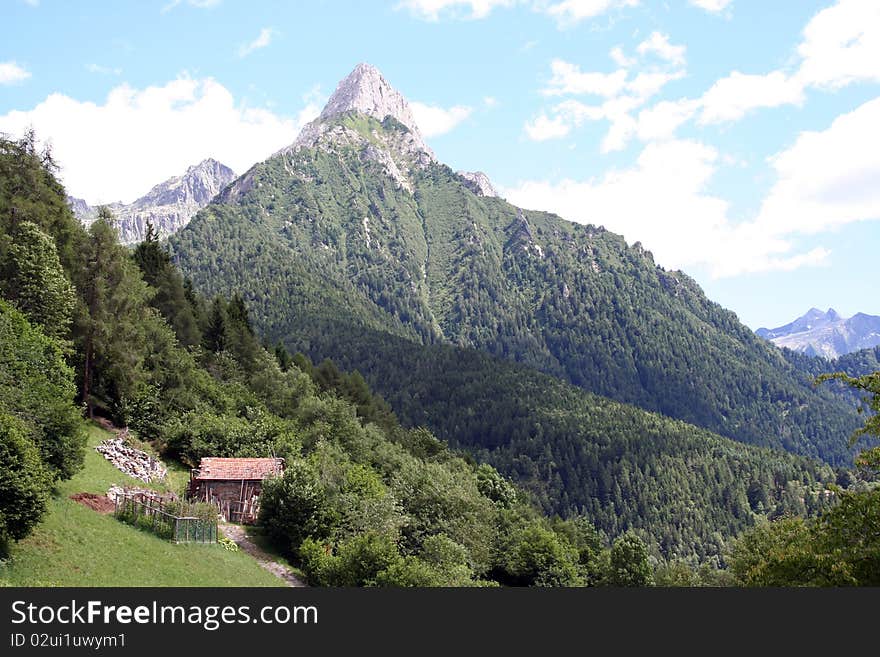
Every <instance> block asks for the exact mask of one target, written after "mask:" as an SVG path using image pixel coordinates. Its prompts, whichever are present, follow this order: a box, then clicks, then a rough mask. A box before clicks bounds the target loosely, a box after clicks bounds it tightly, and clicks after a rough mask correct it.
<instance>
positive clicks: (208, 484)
mask: <svg viewBox="0 0 880 657" xmlns="http://www.w3.org/2000/svg"><path fill="white" fill-rule="evenodd" d="M283 472H284V459H280V458H269V459H250V458H247V459H231V458H215V457H205V458H203V459H202V460H201V461H200V462H199V467H198V468H193V470H192V471H191V472H190V478H189V486H188V488H187V498H189V499H190V500H192V501H195V502H209V503H212V504H216V505H217V507H218V508H219V509H220V514H221V515H222V516H223V518H224V519H225V520H228V521H230V522H240V523H243V524H250V523H253V522H255V521H256V519H257V514H258V513H259V509H260V507H259V499H260V492H261V491H262V488H263V480H264V479H267V478H268V477H274V476H279V475H281V474H282V473H283Z"/></svg>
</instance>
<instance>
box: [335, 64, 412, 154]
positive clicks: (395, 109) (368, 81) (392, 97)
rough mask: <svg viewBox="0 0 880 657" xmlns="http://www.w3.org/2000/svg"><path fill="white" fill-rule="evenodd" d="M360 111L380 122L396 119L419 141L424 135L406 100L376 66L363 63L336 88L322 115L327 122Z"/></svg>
mask: <svg viewBox="0 0 880 657" xmlns="http://www.w3.org/2000/svg"><path fill="white" fill-rule="evenodd" d="M351 111H354V112H360V113H361V114H366V115H367V116H372V117H373V118H374V119H376V120H378V121H384V120H385V117H387V116H391V117H394V118H395V119H396V120H397V121H399V122H400V123H402V124H403V125H405V126H406V127H407V128H408V129H409V131H410V132H412V133H413V135H414V136H415V137H416V138H417V139H418V140H419V141H421V140H422V135H421V133H420V132H419V127H418V125H416V120H415V117H414V116H413V113H412V109H410V106H409V103H407V102H406V98H404V97H403V94H401V93H400V92H399V91H397V89H395V88H394V87H392V86H391V85H390V84H389V83H388V81H387V80H386V79H385V78H384V77H383V76H382V73H381V72H380V71H379V69H377V68H376V67H375V66H373V65H371V64H366V63H363V62H362V63H360V64H358V65H357V66H355V67H354V70H353V71H352V72H351V73H349V74H348V75H347V76H346V77H345V78H344V79H343V80H342V81H341V82H340V83H339V85H338V86H337V87H336V91H334V92H333V95H332V96H330V100H328V101H327V104H326V105H325V106H324V109H323V111H322V112H321V116H320V118H321V119H328V118H331V117H333V116H336V115H338V114H343V113H344V112H351Z"/></svg>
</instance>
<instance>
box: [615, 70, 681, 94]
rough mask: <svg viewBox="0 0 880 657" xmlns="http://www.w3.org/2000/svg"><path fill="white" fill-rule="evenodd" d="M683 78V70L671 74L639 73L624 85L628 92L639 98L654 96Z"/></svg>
mask: <svg viewBox="0 0 880 657" xmlns="http://www.w3.org/2000/svg"><path fill="white" fill-rule="evenodd" d="M684 76H685V72H684V70H683V69H679V70H678V71H671V72H668V73H666V72H651V73H639V74H638V75H637V76H636V77H635V78H634V79H633V80H631V81H630V82H627V83H626V88H627V90H628V91H631V92H633V93H634V94H635V95H636V96H638V97H639V98H645V99H647V98H650V97H652V96H656V95H657V94H658V93H660V91H661V90H662V89H663V87H665V86H666V85H667V84H668V83H670V82H672V81H673V80H680V79H681V78H683V77H684Z"/></svg>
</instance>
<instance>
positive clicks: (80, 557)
mask: <svg viewBox="0 0 880 657" xmlns="http://www.w3.org/2000/svg"><path fill="white" fill-rule="evenodd" d="M109 435H110V434H109V433H108V432H106V431H104V430H102V429H99V428H98V427H96V426H92V427H91V428H90V429H89V441H88V449H87V450H86V455H85V466H84V468H83V470H81V471H80V472H79V473H77V474H76V475H74V476H73V478H71V479H69V480H67V481H64V482H62V483H60V484H59V485H58V487H57V489H56V490H55V492H54V494H53V495H52V498H51V499H50V501H49V511H48V513H47V514H46V516H45V519H44V521H43V522H42V523H41V524H40V525H39V526H38V527H37V529H36V530H35V531H34V533H33V534H31V535H30V536H28V537H27V538H25V539H23V540H21V541H19V542H18V543H15V544H13V545H12V547H11V550H10V554H9V556H8V557H7V558H6V560H5V561H4V562H3V564H2V565H0V585H5V586H283V585H284V582H283V581H281V580H280V579H278V578H277V577H275V576H274V575H272V574H270V573H269V572H267V571H266V570H265V569H263V568H262V567H260V565H259V564H258V563H257V562H256V561H255V560H254V559H253V557H250V556H249V555H247V554H246V553H244V552H232V551H229V550H226V549H224V548H223V547H222V546H220V545H174V544H173V543H170V542H169V541H166V540H162V539H160V538H158V537H157V536H155V535H153V534H151V533H149V532H145V531H141V530H139V529H136V528H134V527H132V526H130V525H126V524H124V523H122V522H120V521H118V520H116V519H115V518H114V517H113V515H112V514H110V515H103V514H100V513H98V512H96V511H94V510H92V509H90V508H88V507H86V506H84V505H83V504H81V503H79V502H75V501H73V500H71V499H70V495H73V494H75V493H97V494H100V495H103V494H106V492H107V488H108V487H109V486H110V485H111V484H119V485H129V486H143V485H144V484H143V482H140V481H137V480H135V479H132V478H130V477H128V476H127V475H125V474H123V473H122V472H120V471H119V470H117V469H116V468H114V467H113V466H112V465H111V464H110V462H109V461H107V460H106V459H105V458H104V457H103V456H101V455H100V454H98V453H97V452H96V451H95V450H94V449H93V448H94V446H95V445H97V444H98V443H99V442H100V441H101V440H103V439H105V438H107V437H109Z"/></svg>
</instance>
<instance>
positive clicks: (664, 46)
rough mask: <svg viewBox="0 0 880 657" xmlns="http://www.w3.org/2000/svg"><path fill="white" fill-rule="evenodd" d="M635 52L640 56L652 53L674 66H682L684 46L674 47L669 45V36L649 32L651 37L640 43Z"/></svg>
mask: <svg viewBox="0 0 880 657" xmlns="http://www.w3.org/2000/svg"><path fill="white" fill-rule="evenodd" d="M636 52H637V53H639V54H640V55H646V54H648V53H653V54H655V55H657V56H658V57H659V58H660V59H663V60H665V61H667V62H669V63H670V64H673V65H674V66H684V52H685V46H674V45H672V44H671V43H669V35H668V34H661V33H660V32H651V36H649V37H648V38H647V39H645V40H644V41H642V42H641V43H640V44H639V45H638V46H637V47H636Z"/></svg>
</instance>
